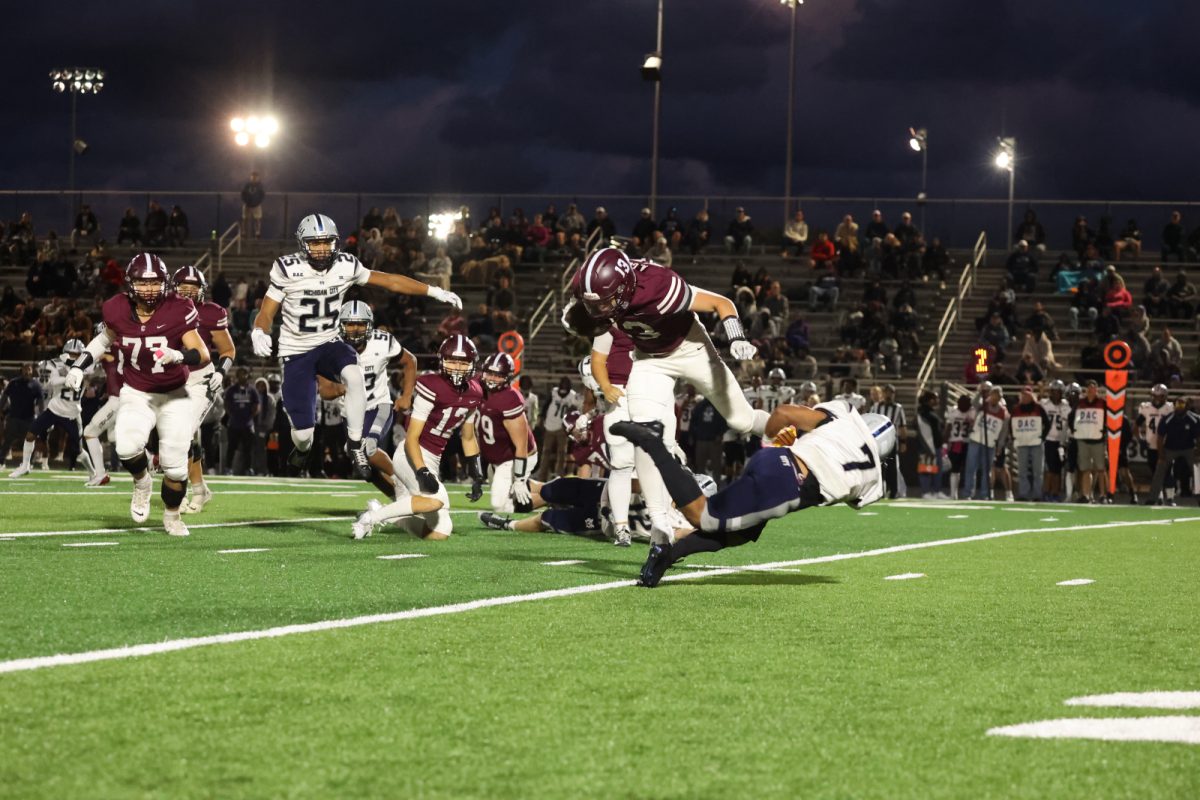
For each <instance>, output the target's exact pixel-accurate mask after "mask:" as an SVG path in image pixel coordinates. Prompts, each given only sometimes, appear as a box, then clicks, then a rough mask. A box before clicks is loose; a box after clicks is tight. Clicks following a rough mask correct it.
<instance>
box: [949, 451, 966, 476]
mask: <svg viewBox="0 0 1200 800" xmlns="http://www.w3.org/2000/svg"><path fill="white" fill-rule="evenodd" d="M946 455H948V456H950V471H951V472H953V473H954V474H955V475H961V474H962V471H963V465H964V464H965V463H966V461H967V451H966V450H959V451H958V452H955V451H954V450H951V451H950V452H948V453H947V454H946Z"/></svg>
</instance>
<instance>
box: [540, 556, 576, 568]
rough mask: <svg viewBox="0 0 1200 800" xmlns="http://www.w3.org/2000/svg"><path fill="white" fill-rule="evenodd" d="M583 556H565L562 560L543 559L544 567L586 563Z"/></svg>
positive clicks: (571, 565)
mask: <svg viewBox="0 0 1200 800" xmlns="http://www.w3.org/2000/svg"><path fill="white" fill-rule="evenodd" d="M586 563H587V562H586V561H584V560H583V559H582V558H564V559H563V560H562V561H543V562H542V566H543V567H573V566H575V565H576V564H586Z"/></svg>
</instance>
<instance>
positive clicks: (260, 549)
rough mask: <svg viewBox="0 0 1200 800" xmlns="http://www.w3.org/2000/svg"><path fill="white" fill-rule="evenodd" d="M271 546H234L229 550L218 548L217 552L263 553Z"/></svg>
mask: <svg viewBox="0 0 1200 800" xmlns="http://www.w3.org/2000/svg"><path fill="white" fill-rule="evenodd" d="M270 549H271V548H269V547H235V548H233V549H231V550H218V551H217V552H218V553H222V554H224V553H229V554H232V553H265V552H267V551H268V550H270Z"/></svg>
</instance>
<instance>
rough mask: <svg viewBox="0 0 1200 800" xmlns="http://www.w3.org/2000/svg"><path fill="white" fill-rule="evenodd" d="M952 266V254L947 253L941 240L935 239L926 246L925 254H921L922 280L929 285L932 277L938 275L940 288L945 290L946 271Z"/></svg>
mask: <svg viewBox="0 0 1200 800" xmlns="http://www.w3.org/2000/svg"><path fill="white" fill-rule="evenodd" d="M950 264H951V261H950V254H949V253H947V252H946V246H945V245H944V244H942V240H941V238H939V237H937V236H935V237H933V239H932V240H930V242H929V244H927V245H925V252H924V253H922V254H921V280H922V281H924V282H926V283H928V282H929V279H930V278H931V277H932V276H934V275H937V276H938V284H939V286H940V288H942V289H945V288H946V271H947V270H948V269H949V267H950Z"/></svg>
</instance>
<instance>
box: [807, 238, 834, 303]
mask: <svg viewBox="0 0 1200 800" xmlns="http://www.w3.org/2000/svg"><path fill="white" fill-rule="evenodd" d="M814 249H815V247H814ZM841 291H842V282H841V281H840V280H839V279H838V274H837V267H835V266H834V265H833V261H826V262H825V271H824V272H823V273H821V276H820V277H819V278H817V279H816V281H814V282H813V285H812V286H810V287H809V288H808V307H809V309H810V310H812V311H816V310H817V309H818V308H819V307H820V306H826V307H828V308H829V310H830V311H833V310H834V309H835V308H837V301H838V296H839V295H840V294H841Z"/></svg>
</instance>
